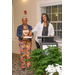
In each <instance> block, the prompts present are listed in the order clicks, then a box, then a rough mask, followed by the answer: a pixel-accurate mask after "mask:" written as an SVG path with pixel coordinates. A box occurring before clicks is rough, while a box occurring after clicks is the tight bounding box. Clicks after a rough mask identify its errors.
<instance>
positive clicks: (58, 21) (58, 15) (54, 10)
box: [44, 5, 62, 38]
mask: <svg viewBox="0 0 75 75" xmlns="http://www.w3.org/2000/svg"><path fill="white" fill-rule="evenodd" d="M44 8H45V9H46V13H47V15H48V16H49V19H50V22H51V24H52V25H53V27H54V32H55V36H60V38H62V5H54V6H47V7H44Z"/></svg>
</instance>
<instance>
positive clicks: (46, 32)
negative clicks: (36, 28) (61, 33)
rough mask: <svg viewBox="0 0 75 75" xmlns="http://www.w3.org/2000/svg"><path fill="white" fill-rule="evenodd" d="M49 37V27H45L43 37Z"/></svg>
mask: <svg viewBox="0 0 75 75" xmlns="http://www.w3.org/2000/svg"><path fill="white" fill-rule="evenodd" d="M47 35H48V25H47V27H44V26H43V31H42V36H47Z"/></svg>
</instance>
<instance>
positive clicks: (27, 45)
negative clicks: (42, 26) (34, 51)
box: [19, 40, 32, 68]
mask: <svg viewBox="0 0 75 75" xmlns="http://www.w3.org/2000/svg"><path fill="white" fill-rule="evenodd" d="M31 46H32V44H31V41H30V40H22V41H19V47H20V59H21V66H22V68H25V65H26V62H25V59H30V58H31V57H30V52H31ZM25 56H26V58H25ZM30 66H31V65H30V62H27V68H28V67H30Z"/></svg>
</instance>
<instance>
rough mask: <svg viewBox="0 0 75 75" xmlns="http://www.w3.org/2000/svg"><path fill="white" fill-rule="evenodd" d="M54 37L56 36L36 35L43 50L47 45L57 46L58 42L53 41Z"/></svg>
mask: <svg viewBox="0 0 75 75" xmlns="http://www.w3.org/2000/svg"><path fill="white" fill-rule="evenodd" d="M56 37H57V36H38V39H41V40H42V41H41V43H40V48H41V49H43V50H44V49H46V48H47V45H49V46H57V47H58V43H57V42H56V41H54V38H56Z"/></svg>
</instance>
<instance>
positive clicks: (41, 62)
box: [25, 46, 62, 75]
mask: <svg viewBox="0 0 75 75" xmlns="http://www.w3.org/2000/svg"><path fill="white" fill-rule="evenodd" d="M30 56H31V59H25V61H30V62H31V63H32V66H31V71H33V70H34V71H35V72H34V75H49V74H46V71H45V69H46V68H47V66H48V65H52V64H53V65H54V66H55V64H60V65H61V64H62V57H61V52H60V51H59V48H58V47H53V46H52V47H50V46H48V48H47V49H45V50H42V49H34V50H33V51H31V55H30Z"/></svg>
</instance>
